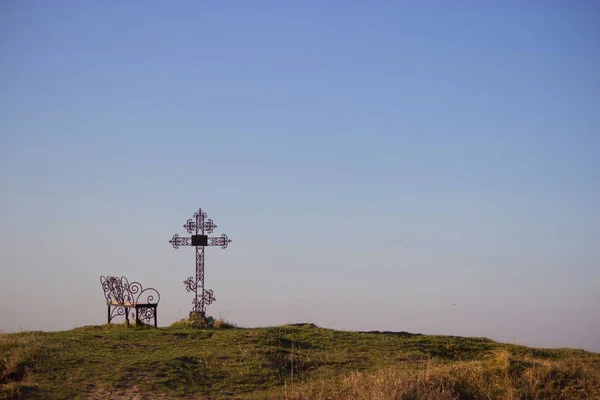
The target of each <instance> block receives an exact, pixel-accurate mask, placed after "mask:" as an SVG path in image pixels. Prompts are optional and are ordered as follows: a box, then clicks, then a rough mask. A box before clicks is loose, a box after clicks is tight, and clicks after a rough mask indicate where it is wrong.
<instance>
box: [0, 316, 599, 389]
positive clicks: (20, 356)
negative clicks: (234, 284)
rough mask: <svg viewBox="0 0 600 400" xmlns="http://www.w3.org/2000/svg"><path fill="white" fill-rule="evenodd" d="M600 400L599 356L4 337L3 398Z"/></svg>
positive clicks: (200, 332)
mask: <svg viewBox="0 0 600 400" xmlns="http://www.w3.org/2000/svg"><path fill="white" fill-rule="evenodd" d="M13 398H14V399H17V398H27V399H38V398H39V399H67V398H93V399H108V398H112V399H115V398H116V399H119V398H123V399H126V398H134V399H142V398H148V399H170V398H198V399H225V398H227V399H229V398H249V399H266V398H274V399H275V398H290V399H327V398H331V399H337V398H352V399H393V398H397V399H409V398H411V399H413V398H428V399H452V398H461V399H462V398H465V399H467V398H468V399H479V398H481V399H484V398H502V399H504V398H506V399H513V398H514V399H520V398H523V399H530V398H531V399H535V398H574V399H575V398H581V399H584V398H585V399H593V398H598V399H600V354H595V353H589V352H584V351H577V350H568V349H559V350H545V349H531V348H526V347H522V346H514V345H507V344H500V343H496V342H494V341H491V340H488V339H483V338H461V337H450V336H425V335H413V334H408V333H375V332H372V333H358V332H345V331H335V330H330V329H322V328H318V327H316V326H314V325H286V326H281V327H272V328H257V329H241V328H236V329H210V330H209V329H192V328H177V327H170V328H160V329H156V330H155V329H151V328H146V327H131V328H126V327H124V326H122V325H111V326H107V325H104V326H89V327H83V328H78V329H74V330H71V331H63V332H24V333H16V334H3V335H0V399H13Z"/></svg>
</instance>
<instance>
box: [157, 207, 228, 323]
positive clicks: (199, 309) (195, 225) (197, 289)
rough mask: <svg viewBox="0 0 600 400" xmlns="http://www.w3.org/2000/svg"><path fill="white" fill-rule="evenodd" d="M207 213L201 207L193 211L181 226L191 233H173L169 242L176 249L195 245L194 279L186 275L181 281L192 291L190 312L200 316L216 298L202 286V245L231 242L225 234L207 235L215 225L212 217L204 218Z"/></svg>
mask: <svg viewBox="0 0 600 400" xmlns="http://www.w3.org/2000/svg"><path fill="white" fill-rule="evenodd" d="M206 217H207V215H206V213H205V212H204V211H202V209H201V208H200V209H198V211H197V212H195V213H194V216H193V218H190V219H188V220H187V222H186V223H185V224H183V227H184V228H185V229H186V230H187V232H188V233H189V234H190V235H191V236H190V237H181V236H179V235H178V234H175V235H173V238H172V239H171V240H169V243H171V245H173V248H175V249H178V248H179V247H180V246H195V247H196V279H194V278H193V277H192V276H190V277H188V278H187V279H186V280H185V281H183V283H184V284H185V288H186V290H187V291H188V292H191V291H193V292H194V300H193V304H194V308H193V310H192V312H191V313H190V316H192V314H196V315H199V316H200V317H201V318H205V317H206V305H210V304H212V302H213V301H215V300H216V298H215V296H214V294H213V291H212V290H210V289H209V290H206V289H205V288H204V247H205V246H221V248H223V249H226V248H227V245H228V244H229V243H231V239H229V238H228V237H227V235H226V234H222V235H221V236H216V237H208V236H207V234H210V233H213V231H214V230H215V228H216V227H217V225H215V223H214V222H213V220H212V219H210V218H206Z"/></svg>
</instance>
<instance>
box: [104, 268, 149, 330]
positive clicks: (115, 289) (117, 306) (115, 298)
mask: <svg viewBox="0 0 600 400" xmlns="http://www.w3.org/2000/svg"><path fill="white" fill-rule="evenodd" d="M100 283H101V285H102V290H103V291H104V298H105V299H106V304H107V305H108V323H110V321H111V320H112V319H113V318H114V317H117V316H120V315H125V317H126V318H128V317H129V315H126V314H127V309H129V308H139V309H144V310H147V309H151V311H150V312H151V315H152V316H155V309H156V306H157V305H158V303H159V302H160V293H159V292H158V290H156V289H154V288H145V289H144V287H143V286H142V285H141V284H140V283H139V282H132V283H129V281H128V280H127V278H126V277H124V276H122V277H120V278H119V277H116V276H108V277H104V276H101V277H100ZM144 305H149V306H150V307H143V306H144ZM140 306H141V307H140ZM111 307H112V310H111ZM145 313H146V315H150V314H149V312H148V311H145ZM131 315H132V316H133V315H135V314H134V311H131ZM155 322H156V320H155Z"/></svg>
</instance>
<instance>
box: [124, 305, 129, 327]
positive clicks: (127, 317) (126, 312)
mask: <svg viewBox="0 0 600 400" xmlns="http://www.w3.org/2000/svg"><path fill="white" fill-rule="evenodd" d="M125 322H127V327H128V328H129V307H125Z"/></svg>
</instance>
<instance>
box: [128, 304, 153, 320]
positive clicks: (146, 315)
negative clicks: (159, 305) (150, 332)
mask: <svg viewBox="0 0 600 400" xmlns="http://www.w3.org/2000/svg"><path fill="white" fill-rule="evenodd" d="M136 312H137V315H135V313H136ZM131 315H132V318H135V320H136V321H139V322H143V323H148V322H150V321H152V320H153V319H154V318H155V317H156V315H155V313H154V307H137V308H136V309H135V310H134V311H132V312H131Z"/></svg>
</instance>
